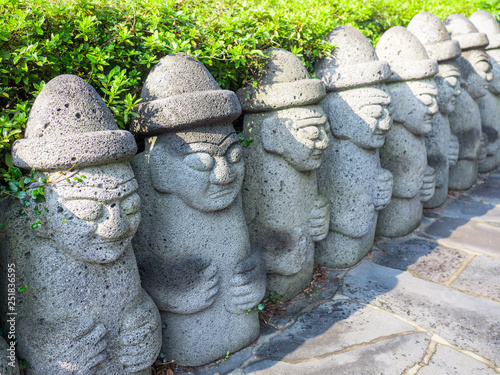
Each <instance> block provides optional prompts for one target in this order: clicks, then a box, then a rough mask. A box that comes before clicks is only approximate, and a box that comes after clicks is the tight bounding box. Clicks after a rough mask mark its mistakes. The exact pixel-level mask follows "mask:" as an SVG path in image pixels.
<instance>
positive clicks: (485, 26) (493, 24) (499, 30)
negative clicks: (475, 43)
mask: <svg viewBox="0 0 500 375" xmlns="http://www.w3.org/2000/svg"><path fill="white" fill-rule="evenodd" d="M469 20H470V21H471V22H472V23H473V24H474V26H475V27H476V29H477V31H479V32H480V33H485V34H486V36H487V37H488V40H489V42H490V43H489V44H488V46H487V47H486V49H496V48H500V25H499V24H498V21H497V20H496V19H495V17H493V15H492V14H491V13H490V12H487V11H485V10H478V11H477V12H474V13H473V14H472V15H471V16H470V17H469Z"/></svg>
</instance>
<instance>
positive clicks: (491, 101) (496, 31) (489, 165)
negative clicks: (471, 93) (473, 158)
mask: <svg viewBox="0 0 500 375" xmlns="http://www.w3.org/2000/svg"><path fill="white" fill-rule="evenodd" d="M469 19H470V21H471V22H472V23H473V24H474V26H475V27H476V28H477V30H478V31H479V32H480V33H485V34H486V36H487V37H488V42H489V43H488V45H487V46H486V53H487V54H488V58H489V60H490V63H491V68H492V70H493V79H492V80H491V81H490V82H489V83H488V92H487V94H486V95H485V96H483V97H482V98H479V99H478V100H477V104H478V106H479V111H480V113H481V124H482V130H483V132H484V133H485V134H486V136H487V137H488V152H487V155H486V158H485V159H484V160H482V161H480V162H479V166H478V169H479V172H488V171H492V170H493V169H495V168H497V167H498V166H500V64H499V61H500V25H499V24H498V21H497V20H496V19H495V17H493V15H492V14H491V13H490V12H487V11H485V10H478V11H477V12H474V13H473V14H472V15H471V16H470V17H469Z"/></svg>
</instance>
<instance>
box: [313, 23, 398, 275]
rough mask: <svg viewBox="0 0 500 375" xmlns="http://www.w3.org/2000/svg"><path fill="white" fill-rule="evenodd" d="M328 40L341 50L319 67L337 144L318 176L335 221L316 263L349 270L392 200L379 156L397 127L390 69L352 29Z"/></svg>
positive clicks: (338, 31)
mask: <svg viewBox="0 0 500 375" xmlns="http://www.w3.org/2000/svg"><path fill="white" fill-rule="evenodd" d="M326 40H327V41H329V42H330V43H331V44H333V45H335V46H336V48H335V50H334V51H333V53H332V55H331V56H328V57H325V58H323V59H321V60H319V61H318V62H317V63H316V74H317V76H318V78H321V79H322V80H323V82H324V83H325V86H326V90H327V96H326V98H325V99H324V100H323V101H322V102H321V105H322V107H323V109H324V111H325V114H326V115H327V117H328V120H329V123H330V124H331V125H330V129H331V134H332V139H331V144H330V147H329V148H328V149H327V150H326V151H325V160H324V162H323V163H322V165H321V167H320V168H319V171H318V185H319V190H320V193H321V194H323V195H324V196H325V197H327V199H328V200H329V202H330V213H331V217H330V230H329V232H328V235H327V236H326V238H325V239H324V240H322V241H320V242H319V243H318V245H317V248H316V259H317V261H318V263H319V264H321V265H325V266H328V267H335V268H343V267H350V266H352V265H354V264H356V263H357V262H359V261H360V260H361V259H362V258H363V257H364V256H365V255H366V254H367V253H368V251H370V250H371V248H372V245H373V239H374V235H375V227H376V223H377V217H378V211H379V210H381V209H382V208H384V207H385V206H386V205H387V204H388V203H389V200H390V198H391V193H392V182H393V181H392V175H391V173H390V172H389V171H387V170H385V169H382V168H381V166H380V157H379V152H378V148H379V147H381V146H382V145H383V144H384V140H385V133H386V132H387V130H389V127H390V125H391V117H390V115H389V108H388V107H389V105H390V102H391V98H390V96H389V94H388V90H387V86H386V85H385V83H384V81H386V80H387V79H388V78H389V77H390V69H389V66H388V64H387V62H385V61H379V60H378V58H377V55H376V53H375V50H374V48H373V47H372V45H371V44H370V42H369V41H368V40H367V39H366V38H365V37H364V36H363V34H361V32H359V31H358V30H356V29H354V28H353V27H351V26H338V27H336V28H335V29H333V30H332V31H331V32H330V33H329V34H328V35H327V36H326ZM359 72H363V73H362V74H360V73H359ZM369 73H370V74H369Z"/></svg>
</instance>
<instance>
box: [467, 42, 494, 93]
mask: <svg viewBox="0 0 500 375" xmlns="http://www.w3.org/2000/svg"><path fill="white" fill-rule="evenodd" d="M462 56H463V57H464V58H465V59H466V60H467V61H468V62H469V63H470V64H471V65H472V67H473V68H474V71H475V73H476V74H474V73H471V74H469V76H468V77H467V82H466V87H467V92H468V93H469V95H470V96H471V97H472V99H479V98H481V97H483V96H485V95H486V93H487V90H488V82H490V81H491V80H492V79H493V72H492V70H491V64H490V59H489V58H488V55H487V54H486V52H484V51H481V50H471V51H466V52H463V53H462Z"/></svg>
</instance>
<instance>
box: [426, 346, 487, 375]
mask: <svg viewBox="0 0 500 375" xmlns="http://www.w3.org/2000/svg"><path fill="white" fill-rule="evenodd" d="M465 374H467V375H494V374H497V372H496V371H495V370H493V369H491V368H489V367H488V366H486V365H485V364H484V363H481V362H479V361H477V360H475V359H474V358H472V357H469V356H467V355H465V354H463V353H460V352H459V351H457V350H455V349H452V348H450V347H448V346H444V345H438V346H437V350H436V352H435V353H434V354H433V355H432V358H431V360H430V362H429V364H428V365H426V366H424V367H422V368H421V369H420V370H419V371H418V372H417V375H465Z"/></svg>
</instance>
